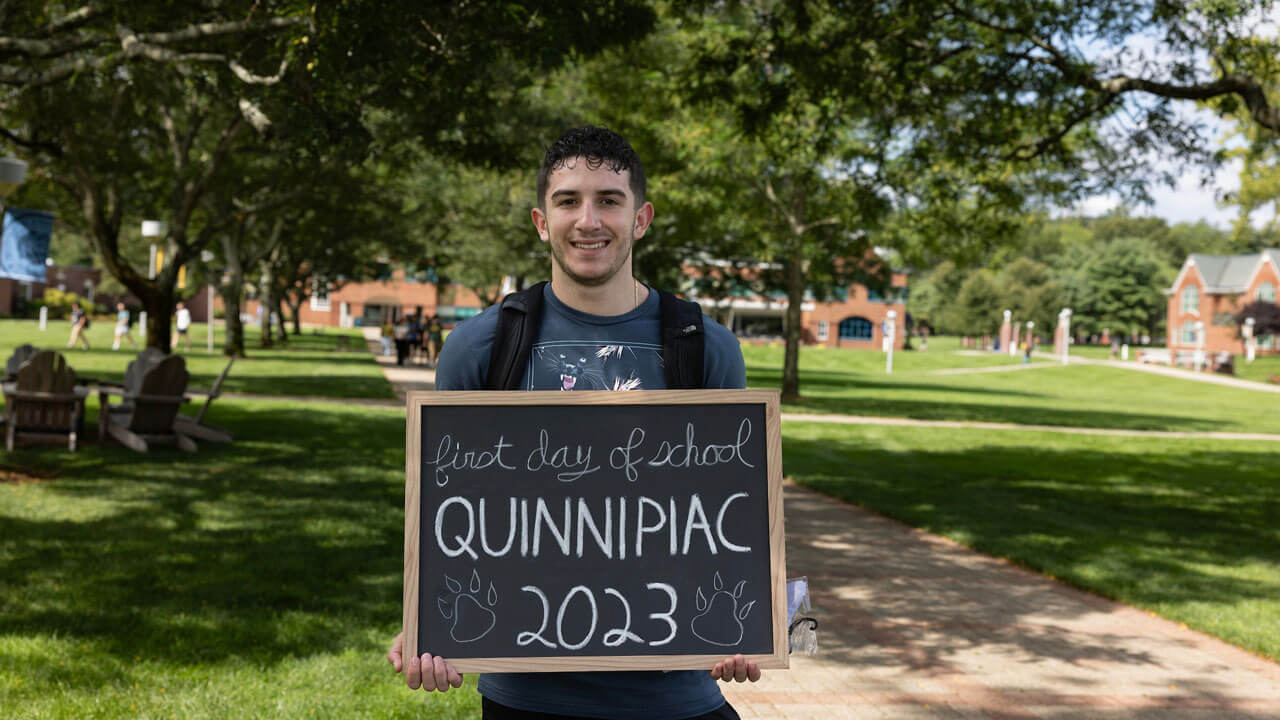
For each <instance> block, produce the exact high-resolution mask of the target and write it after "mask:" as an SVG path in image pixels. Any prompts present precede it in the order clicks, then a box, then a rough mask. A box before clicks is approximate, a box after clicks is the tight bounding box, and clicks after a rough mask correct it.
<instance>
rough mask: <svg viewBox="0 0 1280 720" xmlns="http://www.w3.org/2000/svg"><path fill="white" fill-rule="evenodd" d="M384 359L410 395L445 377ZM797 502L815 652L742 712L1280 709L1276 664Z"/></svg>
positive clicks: (977, 558) (798, 658) (763, 687)
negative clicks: (813, 620)
mask: <svg viewBox="0 0 1280 720" xmlns="http://www.w3.org/2000/svg"><path fill="white" fill-rule="evenodd" d="M386 360H387V359H385V358H380V359H379V363H380V364H382V365H383V370H384V372H386V374H387V378H388V380H390V381H391V382H392V384H393V385H395V386H396V392H397V395H398V396H399V397H401V398H403V393H404V390H405V389H409V388H412V389H418V388H428V387H434V380H435V374H434V372H432V371H430V370H428V369H425V368H421V367H412V368H397V367H396V366H395V364H394V360H391V362H389V363H388V362H386ZM401 402H403V401H401ZM783 419H784V420H809V419H813V420H816V421H823V422H832V421H838V422H843V421H845V418H843V417H839V416H836V417H833V416H814V417H812V418H810V417H807V416H802V415H784V416H783ZM855 420H856V421H870V422H879V423H880V424H886V423H885V421H891V420H896V419H893V418H870V419H867V418H857V419H855ZM903 424H936V423H928V422H925V421H912V422H909V423H903ZM956 424H958V425H972V426H986V425H1002V424H998V423H956ZM1022 427H1023V426H1010V427H1009V428H1004V427H1003V426H1002V427H1001V428H1000V429H1022ZM1042 429H1053V430H1055V431H1069V432H1076V431H1080V430H1082V429H1081V428H1042ZM1084 430H1088V428H1085V429H1084ZM1118 432H1120V433H1122V434H1134V435H1138V434H1155V433H1139V432H1125V431H1118ZM1187 435H1194V436H1197V437H1200V436H1208V435H1212V434H1209V433H1188V434H1187ZM1176 436H1179V437H1180V436H1182V434H1178V435H1176ZM1267 439H1278V438H1276V437H1274V436H1267ZM785 506H786V510H785V517H786V528H787V575H788V577H796V576H800V575H804V576H807V577H808V578H809V583H810V587H811V589H812V597H813V603H814V608H813V611H812V612H811V613H810V615H812V616H813V617H815V618H816V619H817V620H818V621H819V623H820V627H819V630H818V646H819V647H818V653H817V654H816V655H813V656H806V655H795V656H792V658H791V668H790V669H788V670H770V671H766V672H765V673H764V677H763V679H762V680H761V681H760V682H758V683H754V684H728V685H722V688H723V689H724V692H725V696H726V697H728V698H729V701H730V702H731V703H732V704H733V706H734V707H735V708H737V710H738V712H739V713H740V714H741V715H742V717H744V718H770V719H773V720H795V719H797V718H812V719H814V720H835V719H838V718H876V719H878V720H879V719H889V720H896V719H899V718H903V719H908V718H909V719H914V718H972V719H976V718H994V719H997V720H1005V719H1010V720H1024V719H1029V718H1043V719H1045V720H1085V719H1086V718H1103V719H1106V720H1111V719H1113V718H1114V719H1116V720H1119V719H1121V718H1123V719H1125V720H1138V719H1141V720H1155V719H1157V718H1159V719H1161V720H1163V719H1166V718H1167V719H1169V720H1200V719H1203V720H1210V719H1213V720H1219V719H1226V720H1264V719H1266V720H1277V719H1278V718H1280V665H1277V664H1276V663H1272V662H1270V661H1267V660H1263V659H1261V658H1259V657H1256V656H1254V655H1251V654H1249V653H1247V652H1245V651H1243V650H1240V649H1239V648H1236V647H1234V646H1231V645H1228V644H1226V643H1223V642H1220V641H1218V640H1215V639H1213V638H1210V637H1208V636H1206V635H1202V634H1200V633H1197V632H1194V631H1192V630H1188V629H1186V628H1184V627H1181V626H1179V625H1178V624H1177V623H1173V622H1169V621H1167V620H1162V619H1160V618H1157V617H1154V616H1152V615H1149V614H1147V613H1145V612H1142V611H1139V610H1135V609H1133V608H1130V607H1127V606H1124V605H1120V604H1117V603H1113V602H1110V601H1107V600H1103V599H1101V598H1098V597H1096V596H1093V595H1090V594H1088V593H1084V592H1080V591H1078V590H1075V589H1073V588H1070V587H1067V586H1066V585H1063V584H1061V583H1058V582H1056V581H1053V580H1051V579H1049V578H1046V577H1044V576H1043V575H1039V574H1037V573H1034V572H1031V571H1028V570H1024V569H1021V568H1018V567H1015V566H1013V565H1011V564H1009V563H1007V562H1005V561H1003V560H999V559H995V558H991V557H988V556H985V555H982V554H979V553H976V552H973V551H972V550H968V549H966V548H964V547H962V546H960V545H957V544H956V543H953V542H951V541H950V540H947V539H945V538H941V537H939V536H936V535H931V534H929V533H926V532H923V531H920V530H916V529H913V528H910V527H907V526H905V525H902V524H900V523H897V522H894V521H892V520H888V519H885V518H882V517H880V516H878V515H875V514H873V513H870V512H868V511H865V510H862V509H859V508H856V507H853V506H851V505H847V504H845V503H842V502H839V501H836V500H832V499H831V498H828V497H826V496H824V495H820V494H818V493H815V492H813V491H810V490H806V489H804V488H802V487H799V486H797V485H794V484H791V483H788V484H787V487H786V490H785Z"/></svg>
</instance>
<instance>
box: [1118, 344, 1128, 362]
mask: <svg viewBox="0 0 1280 720" xmlns="http://www.w3.org/2000/svg"><path fill="white" fill-rule="evenodd" d="M1120 359H1121V360H1128V359H1129V343H1125V344H1123V345H1121V346H1120Z"/></svg>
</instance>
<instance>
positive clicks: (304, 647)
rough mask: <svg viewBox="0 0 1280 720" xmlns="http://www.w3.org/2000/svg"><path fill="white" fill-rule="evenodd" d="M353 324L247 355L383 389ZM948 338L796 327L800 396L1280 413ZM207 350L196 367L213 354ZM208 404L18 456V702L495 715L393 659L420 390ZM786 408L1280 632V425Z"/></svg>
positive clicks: (1055, 410)
mask: <svg viewBox="0 0 1280 720" xmlns="http://www.w3.org/2000/svg"><path fill="white" fill-rule="evenodd" d="M62 326H64V327H65V323H62ZM58 329H59V326H58V325H57V324H55V325H53V326H52V327H51V330H50V331H49V333H51V335H50V336H49V337H52V338H53V339H54V340H53V342H39V340H40V336H39V335H38V332H39V331H38V330H35V325H34V323H30V324H29V325H27V326H25V327H21V323H19V322H5V323H0V341H3V343H4V344H5V345H8V346H12V345H16V344H18V343H17V342H15V341H16V340H24V339H25V340H26V341H30V342H34V343H35V344H43V345H45V346H58V345H60V344H63V343H65V332H61V331H58ZM94 330H95V332H102V329H101V328H99V327H95V328H94ZM105 330H106V332H107V333H109V331H110V328H109V327H108V328H106V329H105ZM33 333H35V334H36V335H35V337H31V335H32V334H33ZM197 337H199V332H197ZM104 340H105V341H107V343H104V342H103V341H104ZM92 341H93V342H94V344H95V350H93V351H90V352H82V351H75V352H71V353H69V357H70V358H71V362H72V364H73V366H75V367H77V369H80V368H85V370H82V374H99V373H100V374H102V375H105V376H108V377H111V375H109V373H111V372H112V371H113V370H114V372H115V373H116V375H115V376H117V377H118V375H119V373H121V372H123V368H124V364H125V361H126V360H127V359H128V357H129V355H131V353H126V352H120V353H112V352H111V351H110V350H109V349H98V348H99V347H100V346H103V345H106V346H107V347H109V344H108V343H109V335H107V334H102V335H99V334H95V335H94V337H93V338H92ZM336 343H337V341H336V338H335V337H334V335H333V334H332V333H328V334H325V335H317V336H312V335H304V336H301V337H298V338H296V339H295V340H294V341H293V342H292V343H291V344H290V347H289V349H287V350H273V351H262V350H258V349H257V348H256V347H254V346H255V345H256V343H255V342H254V340H253V339H251V344H250V353H251V355H252V358H251V359H250V361H248V362H244V363H243V364H241V363H237V365H236V369H235V370H233V372H232V375H231V378H232V379H237V375H239V378H238V379H239V381H240V382H242V383H244V384H243V385H241V386H240V387H239V388H236V389H242V390H243V389H245V388H246V387H247V388H254V389H251V390H249V391H251V392H254V391H256V392H265V393H273V394H275V393H304V394H325V393H326V392H327V393H328V394H331V395H332V394H335V393H344V392H349V391H350V388H346V387H344V388H330V387H326V385H328V384H337V383H336V382H335V380H340V381H341V382H343V383H348V382H350V378H376V380H377V381H378V383H380V384H379V385H377V386H378V387H380V388H386V383H385V381H384V380H382V377H381V374H380V373H379V372H378V369H377V366H376V365H375V364H374V363H373V362H372V361H371V360H370V358H369V357H368V355H367V354H360V353H355V352H335V351H334V347H335V345H336ZM950 350H954V348H948V347H947V344H946V341H945V340H942V341H939V340H937V339H935V341H934V342H932V343H931V347H930V350H929V352H928V353H909V352H904V353H897V354H896V355H895V365H896V366H897V367H896V368H895V370H896V371H895V373H894V374H893V375H891V376H887V377H886V376H885V375H883V365H882V363H883V355H881V354H880V353H873V352H843V351H810V350H805V351H804V353H803V355H802V357H803V367H804V385H803V388H804V391H805V393H806V394H807V395H808V399H807V400H806V402H805V403H802V404H799V405H796V406H789V407H788V408H787V409H789V410H805V411H818V412H860V413H872V414H886V415H908V416H911V415H915V416H925V417H950V418H954V419H967V418H973V419H999V420H1006V421H1014V422H1039V423H1054V424H1071V425H1088V424H1098V425H1102V426H1111V427H1171V428H1177V429H1239V428H1245V427H1247V428H1248V429H1258V428H1259V427H1261V428H1263V429H1272V428H1276V427H1277V426H1278V424H1277V421H1276V420H1275V419H1274V418H1268V417H1267V416H1266V414H1264V413H1261V412H1259V411H1258V406H1257V404H1256V403H1257V402H1258V401H1257V400H1256V399H1253V398H1252V397H1251V396H1246V395H1241V394H1238V393H1236V392H1235V391H1232V390H1230V389H1227V388H1220V387H1217V386H1212V385H1203V384H1199V383H1193V382H1186V381H1179V380H1170V379H1167V378H1160V377H1157V376H1150V375H1145V374H1141V373H1134V372H1129V371H1124V370H1116V369H1109V368H1100V367H1087V366H1079V367H1067V368H1062V367H1060V366H1054V365H1053V364H1052V363H1043V364H1042V366H1041V367H1037V368H1034V369H1030V370H1016V371H1011V372H994V373H983V374H975V375H937V374H934V371H936V370H939V369H947V368H957V367H959V368H976V367H986V366H991V365H998V364H1008V363H1009V362H1010V360H1009V359H1008V358H1007V357H1003V356H991V355H978V356H973V355H956V354H955V353H954V352H951V351H950ZM745 352H746V355H747V362H748V367H749V372H750V379H751V383H752V385H753V386H757V387H759V386H768V385H770V384H774V385H776V384H777V382H778V381H779V374H780V373H779V371H777V370H776V369H773V368H771V367H769V363H771V362H772V361H773V360H774V359H776V360H778V361H779V364H780V358H781V350H780V349H779V348H769V347H748V348H746V349H745ZM188 357H189V362H190V363H191V365H192V366H193V368H195V373H196V374H197V378H198V379H199V378H207V379H211V378H212V375H213V374H214V373H216V372H217V371H218V370H220V369H221V367H222V358H221V357H220V356H206V355H204V354H203V353H192V354H191V355H189V356H188ZM1012 362H1014V363H1017V362H1018V361H1017V360H1016V359H1014V360H1013V361H1012ZM353 384H354V385H355V386H357V387H360V385H359V383H353ZM374 386H375V384H374V383H372V380H370V385H369V386H368V387H369V388H373V387H374ZM369 394H370V395H372V394H373V391H372V390H370V391H369ZM1162 395H1168V396H1172V397H1162ZM386 396H390V392H389V390H387V391H386ZM1246 399H1248V402H1246ZM1266 400H1267V401H1268V402H1270V398H1267V399H1266ZM1250 402H1251V403H1253V404H1249V403H1250ZM1185 403H1190V404H1191V406H1192V407H1191V409H1189V410H1184V409H1183V408H1182V405H1183V404H1185ZM92 405H94V403H91V406H92ZM1233 412H1234V413H1241V417H1240V418H1237V419H1234V420H1233V419H1232V418H1231V414H1232V413H1233ZM92 414H93V409H92V408H91V410H90V425H91V424H92ZM1271 415H1274V413H1271ZM211 419H212V421H213V422H215V423H217V424H219V425H223V426H226V427H228V428H230V429H231V430H232V431H233V432H234V433H235V435H236V437H237V440H236V443H235V444H234V445H231V446H217V445H209V444H202V445H201V448H200V452H199V453H198V454H195V455H186V454H182V453H178V452H175V451H172V450H163V449H162V450H158V451H156V452H153V453H151V454H149V455H138V454H134V453H132V452H130V451H128V450H125V449H123V448H120V447H118V446H109V447H105V448H104V447H102V446H99V445H96V444H92V443H91V444H89V445H87V446H85V447H84V448H82V449H81V451H80V452H78V453H76V454H70V453H67V452H66V451H65V449H61V448H58V447H56V446H53V447H50V446H45V447H33V448H22V449H19V450H17V451H15V452H13V453H9V454H6V455H5V456H4V458H3V459H0V717H9V716H13V717H24V718H25V717H34V718H77V719H79V718H133V717H145V718H258V717H282V718H315V717H329V718H346V717H388V718H410V717H412V718H418V717H422V716H423V715H424V714H425V715H426V716H429V717H444V718H463V717H474V716H476V715H477V714H478V703H479V698H478V696H477V694H476V693H475V691H474V677H471V678H468V685H467V688H466V689H464V691H462V692H454V693H449V694H447V695H435V696H430V697H428V696H423V695H420V694H419V695H413V694H410V693H409V692H408V691H407V690H406V689H404V688H403V684H402V681H400V680H398V679H397V678H395V677H393V676H392V674H391V671H390V668H389V666H388V665H387V664H386V661H385V659H384V655H385V652H386V644H387V642H388V640H389V639H390V637H391V636H392V635H393V634H394V633H395V631H396V630H397V627H398V625H399V622H400V602H401V600H400V588H401V563H402V553H403V535H402V533H403V517H404V515H403V483H404V474H403V469H404V416H403V412H402V411H399V410H383V409H377V408H361V407H354V406H351V405H349V404H342V403H341V402H333V403H309V404H299V403H291V402H277V401H264V400H247V399H237V398H224V399H222V400H220V401H219V402H218V403H217V404H215V406H214V409H213V416H212V418H211ZM91 426H92V425H91ZM1273 431H1274V430H1273ZM783 432H784V442H785V467H786V472H787V474H788V475H789V476H791V477H793V478H794V479H796V480H797V481H798V482H801V483H804V484H806V485H809V486H812V487H815V488H817V489H819V490H821V491H823V492H827V493H830V494H832V495H835V496H837V497H842V498H845V499H847V500H850V501H852V502H856V503H858V504H860V505H863V506H866V507H869V508H872V509H875V510H877V511H879V512H883V513H885V514H887V515H891V516H893V517H897V518H900V519H902V520H904V521H905V522H909V523H911V524H913V525H916V526H919V527H923V528H926V529H929V530H932V531H935V532H939V533H943V534H946V535H948V536H950V537H953V538H955V539H957V540H959V541H961V542H964V543H966V544H969V545H971V546H973V547H975V548H978V549H980V550H983V551H985V552H989V553H993V554H996V555H1000V556H1004V557H1008V558H1011V559H1013V560H1015V561H1017V562H1020V563H1023V564H1025V565H1028V566H1030V567H1034V568H1037V569H1040V570H1043V571H1044V572H1047V573H1049V574H1051V575H1054V576H1057V577H1060V578H1063V579H1065V580H1067V581H1069V582H1072V583H1074V584H1077V585H1080V586H1081V587H1086V588H1089V589H1092V590H1094V591H1096V592H1099V593H1101V594H1103V595H1107V596H1110V597H1114V598H1117V599H1120V600H1122V601H1125V602H1129V603H1133V604H1135V605H1138V606H1140V607H1145V608H1149V609H1151V610H1152V611H1154V612H1157V613H1159V614H1161V615H1164V616H1166V617H1169V618H1172V619H1175V620H1179V621H1182V622H1186V623H1187V624H1188V625H1190V626H1192V627H1196V628H1198V629H1201V630H1204V631H1206V632H1209V633H1211V634H1214V635H1217V636H1218V637H1221V638H1224V639H1226V640H1228V641H1231V642H1234V643H1237V644H1239V645H1241V646H1243V647H1246V648H1249V649H1251V650H1254V651H1256V652H1259V653H1262V654H1264V655H1267V656H1270V657H1273V658H1280V522H1277V519H1280V486H1277V485H1276V483H1275V480H1274V478H1275V477H1276V472H1277V468H1280V444H1276V443H1269V442H1211V441H1203V440H1194V441H1191V440H1159V439H1145V438H1133V437H1120V438H1109V437H1093V436H1072V435H1057V434H1049V433H1039V432H1029V431H1027V432H1024V431H1015V432H999V433H994V432H990V431H982V430H952V429H940V428H911V429H903V428H890V427H859V426H840V425H823V424H817V423H790V422H789V423H788V424H787V426H786V427H785V428H784V431H783Z"/></svg>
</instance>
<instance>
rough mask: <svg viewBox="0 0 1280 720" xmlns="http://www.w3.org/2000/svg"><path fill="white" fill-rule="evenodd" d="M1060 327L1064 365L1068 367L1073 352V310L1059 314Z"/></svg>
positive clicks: (1064, 309)
mask: <svg viewBox="0 0 1280 720" xmlns="http://www.w3.org/2000/svg"><path fill="white" fill-rule="evenodd" d="M1058 327H1059V328H1061V329H1062V364H1063V365H1066V364H1067V357H1068V355H1069V354H1070V351H1071V308H1062V312H1060V313H1058Z"/></svg>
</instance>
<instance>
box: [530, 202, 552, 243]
mask: <svg viewBox="0 0 1280 720" xmlns="http://www.w3.org/2000/svg"><path fill="white" fill-rule="evenodd" d="M529 214H530V215H531V216H532V217H533V227H534V229H535V230H537V231H538V237H540V238H542V242H550V241H551V234H550V233H549V232H547V216H546V214H545V213H543V212H542V209H541V208H534V209H533V210H531V211H529Z"/></svg>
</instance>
